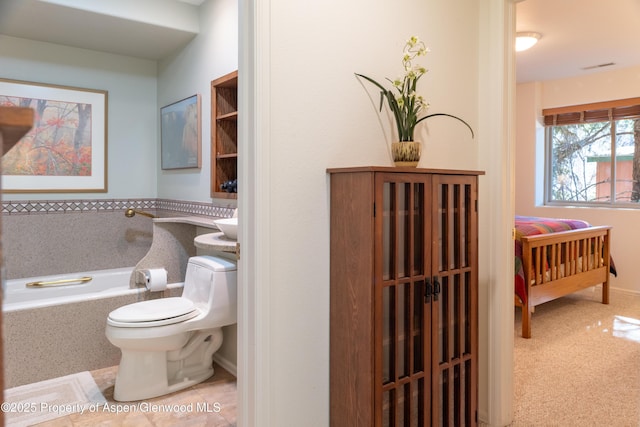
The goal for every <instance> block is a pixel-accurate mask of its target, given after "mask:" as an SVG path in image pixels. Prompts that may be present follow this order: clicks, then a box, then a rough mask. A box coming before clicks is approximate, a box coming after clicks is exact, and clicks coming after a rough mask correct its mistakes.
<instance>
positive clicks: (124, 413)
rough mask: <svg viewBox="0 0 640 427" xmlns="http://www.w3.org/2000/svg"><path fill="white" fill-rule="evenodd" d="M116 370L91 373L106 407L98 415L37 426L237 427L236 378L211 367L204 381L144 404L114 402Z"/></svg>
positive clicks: (71, 417)
mask: <svg viewBox="0 0 640 427" xmlns="http://www.w3.org/2000/svg"><path fill="white" fill-rule="evenodd" d="M117 369H118V367H117V366H114V367H111V368H105V369H100V370H97V371H93V372H91V375H93V378H94V380H95V381H96V384H97V385H98V387H99V388H100V390H101V391H102V394H103V395H104V397H105V398H106V399H107V402H108V404H107V405H106V406H105V407H103V408H101V409H100V410H98V411H94V412H85V413H84V414H72V415H69V416H65V417H62V418H57V419H55V420H51V421H47V422H44V423H40V424H37V426H38V427H44V426H46V427H77V426H82V427H93V426H105V427H106V426H135V427H154V426H157V427H164V426H167V427H169V426H193V427H197V426H207V427H210V426H213V427H235V425H236V402H237V397H236V378H235V377H234V376H233V375H232V374H230V373H229V372H227V371H226V370H225V369H223V368H222V367H221V366H219V365H216V364H214V369H215V374H214V375H213V377H211V378H209V379H208V380H207V381H205V382H203V383H200V384H196V385H195V386H192V387H190V388H187V389H185V390H182V391H178V392H175V393H172V394H169V395H166V396H160V397H156V398H153V399H148V400H145V401H143V402H128V403H123V402H116V401H115V400H113V385H114V383H115V377H116V372H117Z"/></svg>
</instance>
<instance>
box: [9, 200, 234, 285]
mask: <svg viewBox="0 0 640 427" xmlns="http://www.w3.org/2000/svg"><path fill="white" fill-rule="evenodd" d="M130 207H132V208H134V209H138V210H144V211H150V212H152V213H154V214H157V215H158V216H161V217H166V216H188V215H195V216H202V217H205V218H206V217H213V218H220V217H231V216H232V215H233V213H234V210H235V207H228V206H227V207H222V206H214V205H213V204H208V203H199V202H187V201H179V200H166V199H119V200H114V199H109V200H107V199H104V200H103V199H85V200H40V201H3V202H2V213H3V221H2V228H3V230H2V231H3V246H4V256H5V263H4V264H5V268H6V276H5V277H6V278H7V279H15V278H21V277H33V276H46V275H52V274H60V273H71V272H77V271H92V270H103V269H108V268H116V267H130V266H133V265H135V264H136V263H137V262H138V261H139V260H141V259H142V258H143V257H144V256H145V254H147V252H148V250H149V248H150V246H151V241H152V233H153V228H152V224H153V223H152V221H150V220H149V218H145V217H142V216H139V215H136V216H135V217H133V218H126V217H125V216H124V211H125V210H126V209H127V208H130ZM33 259H37V260H38V262H37V263H34V262H33V261H32V260H33Z"/></svg>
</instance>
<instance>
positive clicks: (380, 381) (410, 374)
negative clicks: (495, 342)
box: [328, 167, 482, 427]
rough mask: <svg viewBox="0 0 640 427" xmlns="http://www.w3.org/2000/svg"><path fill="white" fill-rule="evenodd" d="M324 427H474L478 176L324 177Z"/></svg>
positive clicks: (362, 172)
mask: <svg viewBox="0 0 640 427" xmlns="http://www.w3.org/2000/svg"><path fill="white" fill-rule="evenodd" d="M328 172H329V174H330V176H331V184H330V185H331V196H330V201H331V208H330V212H331V213H330V226H331V236H330V238H331V243H330V248H331V251H330V263H331V266H330V287H331V293H330V345H329V347H330V352H329V353H330V358H329V360H330V426H331V427H387V426H388V427H405V426H411V427H413V426H451V427H454V426H455V427H458V426H476V425H477V400H478V390H477V387H478V386H477V381H478V380H477V379H478V331H477V329H478V253H477V252H478V249H477V248H478V241H477V240H478V222H477V221H478V220H477V216H478V214H477V197H478V196H477V193H478V175H480V174H482V172H476V171H450V170H432V169H416V168H385V167H356V168H343V169H329V170H328Z"/></svg>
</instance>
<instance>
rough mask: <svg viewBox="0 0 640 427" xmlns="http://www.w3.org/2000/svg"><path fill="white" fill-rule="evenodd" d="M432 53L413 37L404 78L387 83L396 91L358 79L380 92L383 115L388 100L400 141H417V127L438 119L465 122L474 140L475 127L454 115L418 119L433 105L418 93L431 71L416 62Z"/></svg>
mask: <svg viewBox="0 0 640 427" xmlns="http://www.w3.org/2000/svg"><path fill="white" fill-rule="evenodd" d="M428 52H429V48H427V47H426V46H425V44H424V42H423V41H422V40H420V39H419V38H418V37H415V36H412V37H411V38H410V39H409V40H407V42H406V44H405V46H404V51H403V56H402V66H403V67H404V72H405V74H404V76H402V77H398V78H397V79H395V80H391V79H389V78H387V80H388V81H389V82H391V85H392V87H393V89H386V88H385V87H384V86H382V85H381V84H380V83H378V82H376V81H375V80H373V79H372V78H370V77H367V76H365V75H363V74H358V73H356V76H358V77H362V78H363V79H365V80H367V81H369V82H371V83H373V84H374V85H376V86H377V87H378V88H379V89H380V111H382V105H383V104H384V100H385V99H386V100H387V103H388V104H389V109H390V110H391V112H392V113H393V116H394V118H395V121H396V127H397V131H398V138H399V141H401V142H402V141H413V140H414V139H413V134H414V131H415V128H416V125H417V124H418V123H420V122H421V121H423V120H426V119H428V118H430V117H435V116H447V117H452V118H454V119H456V120H459V121H461V122H462V123H464V124H465V125H466V126H467V127H468V128H469V130H470V131H471V137H472V138H473V136H474V135H473V129H471V126H469V124H468V123H467V122H465V121H464V120H462V119H461V118H459V117H456V116H453V115H451V114H446V113H435V114H429V115H426V116H423V117H420V118H418V116H419V115H420V113H421V112H423V111H425V110H427V109H428V108H429V104H428V103H427V102H426V101H425V100H424V98H423V97H422V96H421V95H418V94H417V93H416V87H417V85H418V80H420V77H422V76H423V75H424V74H426V72H427V69H426V68H424V67H421V66H419V65H413V62H412V61H413V60H414V59H415V58H417V57H419V56H425V55H426V54H427V53H428Z"/></svg>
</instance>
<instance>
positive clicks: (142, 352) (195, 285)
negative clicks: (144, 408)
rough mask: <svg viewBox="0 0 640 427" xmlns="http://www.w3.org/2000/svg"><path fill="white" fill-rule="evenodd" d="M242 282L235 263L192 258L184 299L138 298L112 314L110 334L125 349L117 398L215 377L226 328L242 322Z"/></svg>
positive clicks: (166, 390) (141, 396) (167, 390)
mask: <svg viewBox="0 0 640 427" xmlns="http://www.w3.org/2000/svg"><path fill="white" fill-rule="evenodd" d="M236 285H237V272H236V264H235V263H233V262H232V261H229V260H227V259H224V258H218V257H213V256H196V257H191V258H190V259H189V262H188V264H187V272H186V276H185V281H184V289H183V291H182V296H181V297H172V298H161V299H154V300H148V301H142V302H137V303H134V304H129V305H126V306H124V307H120V308H118V309H115V310H113V311H112V312H111V313H109V317H108V318H107V327H106V336H107V339H108V340H109V341H110V342H111V343H112V344H113V345H115V346H116V347H119V348H120V350H121V352H122V358H121V359H120V365H119V367H118V374H117V376H116V383H115V388H114V392H113V397H114V399H115V400H117V401H120V402H127V401H132V400H142V399H148V398H151V397H156V396H161V395H164V394H168V393H172V392H174V391H178V390H182V389H184V388H187V387H190V386H192V385H194V384H197V383H199V382H202V381H204V380H206V379H207V378H209V377H211V376H212V375H213V366H212V365H213V360H212V357H213V354H214V353H215V352H216V351H217V350H218V349H219V348H220V346H221V345H222V329H221V328H222V326H226V325H231V324H234V323H236V321H237V308H236V302H237V287H236Z"/></svg>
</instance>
